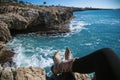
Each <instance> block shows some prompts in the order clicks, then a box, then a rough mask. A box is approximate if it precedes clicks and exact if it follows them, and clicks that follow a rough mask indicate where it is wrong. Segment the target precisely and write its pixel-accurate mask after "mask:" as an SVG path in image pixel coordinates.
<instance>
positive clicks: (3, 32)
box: [0, 19, 11, 42]
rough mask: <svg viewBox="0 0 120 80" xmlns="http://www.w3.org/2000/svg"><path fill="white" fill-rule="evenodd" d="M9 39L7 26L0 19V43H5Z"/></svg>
mask: <svg viewBox="0 0 120 80" xmlns="http://www.w3.org/2000/svg"><path fill="white" fill-rule="evenodd" d="M10 39H11V34H10V31H9V29H8V25H7V24H6V23H5V22H3V21H1V19H0V41H2V42H7V41H9V40H10Z"/></svg>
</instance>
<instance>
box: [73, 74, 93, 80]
mask: <svg viewBox="0 0 120 80" xmlns="http://www.w3.org/2000/svg"><path fill="white" fill-rule="evenodd" d="M74 75H75V79H76V80H91V79H90V77H89V76H88V75H87V74H80V73H74Z"/></svg>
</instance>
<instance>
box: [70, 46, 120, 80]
mask: <svg viewBox="0 0 120 80" xmlns="http://www.w3.org/2000/svg"><path fill="white" fill-rule="evenodd" d="M72 71H73V72H79V73H91V72H95V74H96V79H97V80H120V59H119V58H118V57H117V55H116V54H115V53H114V52H113V51H112V50H111V49H109V48H104V49H101V50H98V51H96V52H93V53H91V54H90V55H88V56H85V57H83V58H79V59H75V61H74V62H73V65H72Z"/></svg>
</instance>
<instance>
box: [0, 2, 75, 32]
mask: <svg viewBox="0 0 120 80" xmlns="http://www.w3.org/2000/svg"><path fill="white" fill-rule="evenodd" d="M72 17H73V13H72V9H71V8H67V7H37V6H34V7H32V8H31V7H20V6H13V5H10V4H8V5H7V6H5V5H4V6H0V20H1V21H3V22H4V23H6V24H7V26H8V28H9V29H10V30H11V33H12V34H17V33H29V32H37V33H40V34H44V33H45V34H56V33H65V32H69V31H70V30H69V28H68V25H66V24H68V23H69V22H70V20H71V18H72Z"/></svg>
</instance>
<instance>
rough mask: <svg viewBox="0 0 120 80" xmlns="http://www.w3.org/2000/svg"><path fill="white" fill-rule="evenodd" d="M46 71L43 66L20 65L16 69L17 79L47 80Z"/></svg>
mask: <svg viewBox="0 0 120 80" xmlns="http://www.w3.org/2000/svg"><path fill="white" fill-rule="evenodd" d="M45 78H46V77H45V71H44V70H43V69H41V68H32V67H28V68H25V67H20V68H18V69H17V71H16V80H46V79H45Z"/></svg>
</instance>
